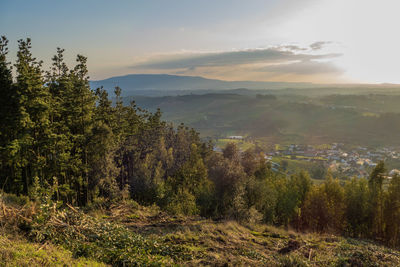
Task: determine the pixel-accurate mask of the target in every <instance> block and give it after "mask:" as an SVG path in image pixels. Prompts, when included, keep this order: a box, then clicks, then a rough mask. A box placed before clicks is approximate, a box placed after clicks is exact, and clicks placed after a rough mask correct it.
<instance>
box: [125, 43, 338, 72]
mask: <svg viewBox="0 0 400 267" xmlns="http://www.w3.org/2000/svg"><path fill="white" fill-rule="evenodd" d="M287 47H288V46H284V47H278V48H266V49H248V50H239V51H229V52H213V53H191V54H177V55H169V56H164V57H160V58H159V59H155V60H149V61H148V62H144V63H139V64H136V65H134V66H132V67H133V68H151V69H194V68H198V67H215V66H231V65H242V64H255V63H277V62H288V61H294V60H300V61H303V60H316V59H327V58H334V57H338V56H340V54H321V55H313V54H306V53H295V52H294V51H293V49H296V50H300V49H301V48H299V47H297V46H290V48H291V49H292V51H288V50H287V49H282V48H287Z"/></svg>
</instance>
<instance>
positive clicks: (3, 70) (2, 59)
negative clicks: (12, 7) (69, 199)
mask: <svg viewBox="0 0 400 267" xmlns="http://www.w3.org/2000/svg"><path fill="white" fill-rule="evenodd" d="M7 45H8V40H7V38H6V37H5V36H1V38H0V114H1V116H0V157H1V160H0V181H1V184H0V186H1V187H0V188H1V189H3V190H6V191H8V192H14V193H20V192H21V191H22V190H21V188H20V186H21V185H22V183H21V181H20V179H21V175H20V168H18V166H17V164H16V162H17V160H18V155H19V150H20V145H19V142H18V128H19V127H20V125H19V101H18V95H17V91H16V89H15V86H14V85H13V80H12V72H11V67H10V63H9V62H7V54H8V47H7Z"/></svg>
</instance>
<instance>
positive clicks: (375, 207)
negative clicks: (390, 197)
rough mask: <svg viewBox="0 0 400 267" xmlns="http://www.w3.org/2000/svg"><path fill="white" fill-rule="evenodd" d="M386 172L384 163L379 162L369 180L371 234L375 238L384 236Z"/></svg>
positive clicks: (369, 226)
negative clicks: (384, 182)
mask: <svg viewBox="0 0 400 267" xmlns="http://www.w3.org/2000/svg"><path fill="white" fill-rule="evenodd" d="M385 172H386V168H385V164H384V162H383V161H381V162H379V163H378V164H377V165H376V167H375V168H374V170H373V171H372V172H371V175H370V177H369V180H368V187H369V190H370V197H369V225H368V228H369V233H370V236H371V237H373V238H376V237H382V236H383V205H384V192H383V179H384V174H385Z"/></svg>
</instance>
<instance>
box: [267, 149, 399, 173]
mask: <svg viewBox="0 0 400 267" xmlns="http://www.w3.org/2000/svg"><path fill="white" fill-rule="evenodd" d="M273 156H279V157H287V158H291V159H296V160H305V161H314V162H316V161H318V162H322V163H323V164H324V166H326V167H327V168H329V169H330V170H331V171H334V172H339V173H342V174H344V175H347V176H358V177H365V176H367V175H368V173H370V171H371V170H372V169H373V168H374V167H375V166H376V165H377V162H379V161H381V160H388V159H398V160H399V161H400V148H393V147H392V148H386V147H385V148H380V149H375V150H371V149H367V148H365V147H357V148H350V149H349V148H346V146H345V145H344V144H340V143H334V144H331V145H326V146H317V147H315V146H312V145H296V144H291V145H289V146H285V147H283V148H279V149H275V150H273V151H270V152H268V153H267V154H266V159H268V160H270V159H272V157H273ZM399 167H400V166H399ZM395 174H400V170H398V169H392V170H390V171H389V172H388V178H391V177H392V176H393V175H395Z"/></svg>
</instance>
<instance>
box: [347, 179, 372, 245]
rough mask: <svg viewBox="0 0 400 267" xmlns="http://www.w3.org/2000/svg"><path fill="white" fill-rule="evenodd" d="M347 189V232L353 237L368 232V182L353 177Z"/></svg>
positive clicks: (364, 234)
mask: <svg viewBox="0 0 400 267" xmlns="http://www.w3.org/2000/svg"><path fill="white" fill-rule="evenodd" d="M344 190H345V203H346V204H345V206H346V207H345V218H346V224H347V226H346V228H345V233H347V234H348V235H350V236H353V237H361V236H366V235H367V234H368V208H369V206H368V201H369V188H368V182H367V180H366V179H364V178H361V179H359V178H353V179H351V180H350V181H348V182H347V183H346V185H345V187H344Z"/></svg>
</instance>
